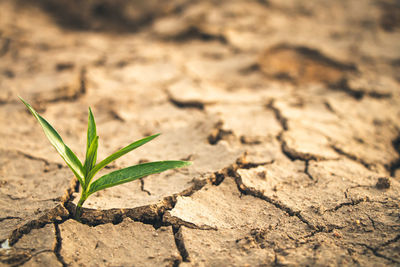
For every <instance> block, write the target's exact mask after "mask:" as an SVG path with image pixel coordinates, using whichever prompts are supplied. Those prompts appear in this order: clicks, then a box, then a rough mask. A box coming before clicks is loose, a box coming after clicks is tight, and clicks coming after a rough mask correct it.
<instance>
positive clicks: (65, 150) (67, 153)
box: [19, 97, 84, 185]
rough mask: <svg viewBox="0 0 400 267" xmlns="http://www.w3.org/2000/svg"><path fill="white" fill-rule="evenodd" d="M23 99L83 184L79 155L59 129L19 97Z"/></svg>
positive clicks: (82, 171)
mask: <svg viewBox="0 0 400 267" xmlns="http://www.w3.org/2000/svg"><path fill="white" fill-rule="evenodd" d="M19 98H20V99H21V101H22V102H23V103H24V104H25V106H26V107H27V108H28V109H29V110H30V112H31V113H32V115H33V116H35V118H36V119H37V120H38V122H39V124H40V125H41V126H42V128H43V131H44V133H45V134H46V136H47V138H48V139H49V141H50V143H51V144H52V145H53V146H54V147H55V149H56V150H57V152H58V153H59V154H60V155H61V157H62V158H63V159H64V161H65V163H67V165H68V167H69V168H70V169H71V170H72V172H73V173H74V175H75V177H76V178H77V179H78V180H79V182H80V183H81V184H82V185H83V177H84V170H83V167H82V163H81V162H80V161H79V159H78V158H77V156H76V155H75V154H74V152H72V151H71V149H70V148H69V147H68V146H67V145H65V144H64V142H63V140H62V138H61V136H60V135H59V134H58V133H57V131H56V130H55V129H54V128H53V127H52V126H51V125H50V123H48V122H47V121H46V120H45V119H44V118H43V117H42V116H40V115H39V114H38V113H37V112H36V111H35V110H34V109H33V108H32V107H31V105H29V104H28V103H27V102H25V100H23V99H22V98H21V97H19Z"/></svg>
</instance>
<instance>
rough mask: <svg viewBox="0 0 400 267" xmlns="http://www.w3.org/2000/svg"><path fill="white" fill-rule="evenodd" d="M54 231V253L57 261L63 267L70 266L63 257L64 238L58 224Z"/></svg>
mask: <svg viewBox="0 0 400 267" xmlns="http://www.w3.org/2000/svg"><path fill="white" fill-rule="evenodd" d="M54 230H55V241H56V242H55V244H54V249H53V252H54V254H55V255H56V257H57V260H58V261H59V262H60V263H61V265H62V266H63V267H66V266H68V264H67V263H66V262H65V261H64V258H63V256H62V255H61V253H60V252H61V248H62V237H61V232H60V227H59V224H58V223H54Z"/></svg>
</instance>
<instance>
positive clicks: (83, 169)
mask: <svg viewBox="0 0 400 267" xmlns="http://www.w3.org/2000/svg"><path fill="white" fill-rule="evenodd" d="M20 99H21V101H22V102H23V103H24V104H25V106H26V107H27V108H28V109H29V110H30V112H31V113H32V114H33V116H34V117H35V118H36V119H37V120H38V122H39V123H40V125H41V126H42V128H43V131H44V133H45V134H46V136H47V138H48V139H49V141H50V143H51V144H52V145H53V146H54V147H55V149H56V150H57V152H58V153H59V154H60V155H61V157H62V158H63V159H64V161H65V163H67V165H68V167H69V168H70V169H71V170H72V172H73V173H74V175H75V177H76V178H77V179H78V181H79V183H80V185H81V186H82V193H81V197H80V199H79V202H78V204H77V206H76V211H75V217H76V218H77V219H78V220H79V219H80V216H81V213H82V205H83V203H84V202H85V201H86V199H87V198H88V197H89V196H90V195H91V194H93V193H95V192H97V191H100V190H102V189H105V188H109V187H112V186H116V185H120V184H124V183H127V182H131V181H134V180H136V179H139V178H142V177H144V176H147V175H150V174H154V173H160V172H163V171H166V170H169V169H174V168H181V167H184V166H188V165H190V164H191V162H189V161H176V160H168V161H155V162H149V163H143V164H138V165H134V166H131V167H128V168H124V169H121V170H118V171H114V172H111V173H108V174H106V175H103V176H102V177H100V178H98V179H97V180H95V181H93V182H92V180H93V177H94V176H95V175H96V173H97V172H98V171H100V170H101V169H103V168H104V167H105V166H107V165H108V164H109V163H111V162H113V161H114V160H116V159H118V158H119V157H121V156H123V155H125V154H126V153H128V152H130V151H132V150H134V149H135V148H138V147H140V146H142V145H144V144H145V143H147V142H149V141H151V140H153V139H154V138H156V137H157V136H159V135H160V134H155V135H152V136H148V137H146V138H143V139H140V140H138V141H136V142H133V143H132V144H130V145H128V146H126V147H124V148H122V149H120V150H118V151H117V152H115V153H114V154H112V155H110V156H108V157H107V158H105V159H103V160H102V161H100V162H99V163H97V164H96V161H97V148H98V141H99V137H98V136H97V132H96V123H95V121H94V117H93V113H92V110H91V109H90V108H89V119H88V131H87V145H86V157H85V160H84V161H82V163H81V162H80V161H79V159H78V157H77V156H76V155H75V154H74V153H73V152H72V151H71V149H70V148H69V147H68V146H67V145H66V144H64V142H63V140H62V139H61V136H60V135H59V134H58V133H57V131H56V130H55V129H54V128H53V127H52V126H51V125H50V123H48V122H47V121H46V120H45V119H44V118H43V117H42V116H40V115H39V114H38V113H37V112H36V111H35V110H34V109H33V108H32V107H31V105H29V104H28V103H27V102H26V101H25V100H23V99H22V98H21V97H20Z"/></svg>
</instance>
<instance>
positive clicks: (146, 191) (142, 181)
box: [139, 178, 151, 196]
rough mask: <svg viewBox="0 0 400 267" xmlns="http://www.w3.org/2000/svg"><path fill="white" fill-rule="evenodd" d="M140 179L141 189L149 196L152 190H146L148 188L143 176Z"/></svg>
mask: <svg viewBox="0 0 400 267" xmlns="http://www.w3.org/2000/svg"><path fill="white" fill-rule="evenodd" d="M139 181H140V190H142V191H143V192H145V193H146V194H147V195H148V196H151V193H150V191H149V190H146V189H145V188H144V180H143V178H140V179H139Z"/></svg>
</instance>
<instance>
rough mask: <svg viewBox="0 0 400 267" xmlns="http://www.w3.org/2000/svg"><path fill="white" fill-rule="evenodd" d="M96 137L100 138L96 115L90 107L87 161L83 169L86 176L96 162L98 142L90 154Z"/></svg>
mask: <svg viewBox="0 0 400 267" xmlns="http://www.w3.org/2000/svg"><path fill="white" fill-rule="evenodd" d="M95 139H98V136H97V132H96V122H95V121H94V116H93V113H92V110H91V109H90V108H89V118H88V130H87V144H86V156H85V163H84V165H83V169H84V170H85V176H87V174H88V173H89V172H90V170H91V169H92V168H93V167H94V165H95V164H96V160H97V147H98V144H97V145H96V150H94V151H92V154H90V155H89V149H90V146H91V145H92V143H93V141H94V140H95ZM96 142H97V141H96ZM93 156H94V158H93ZM85 182H86V181H85Z"/></svg>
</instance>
